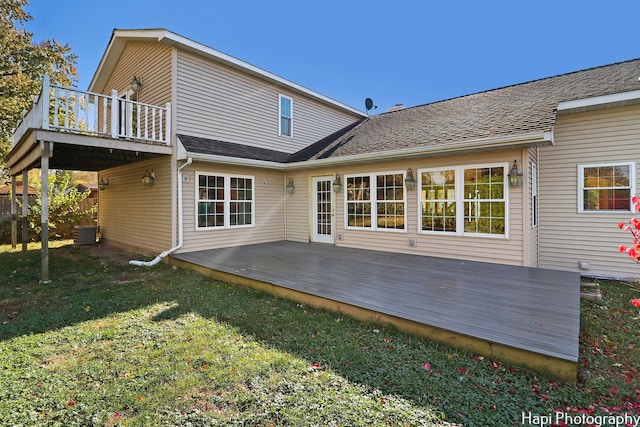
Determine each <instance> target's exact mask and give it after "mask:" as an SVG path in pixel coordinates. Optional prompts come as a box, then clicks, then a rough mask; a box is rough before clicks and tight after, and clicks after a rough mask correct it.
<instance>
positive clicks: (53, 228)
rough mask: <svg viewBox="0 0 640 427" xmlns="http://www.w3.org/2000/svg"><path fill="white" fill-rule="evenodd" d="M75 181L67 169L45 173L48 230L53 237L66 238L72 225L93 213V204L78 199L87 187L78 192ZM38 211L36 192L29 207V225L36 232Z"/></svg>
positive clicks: (37, 231)
mask: <svg viewBox="0 0 640 427" xmlns="http://www.w3.org/2000/svg"><path fill="white" fill-rule="evenodd" d="M76 184H77V183H76V182H74V180H73V173H72V172H70V171H56V173H53V174H50V175H49V188H48V189H47V190H48V191H47V194H48V197H49V230H50V233H51V235H52V236H53V237H56V238H69V237H70V236H71V234H72V232H73V227H74V226H76V225H78V224H81V223H82V222H88V221H91V218H92V216H93V215H94V214H95V213H96V210H97V206H96V205H93V206H91V207H88V206H85V205H84V204H83V203H82V201H83V200H85V199H86V198H87V197H89V194H90V193H91V191H90V190H87V191H85V192H80V191H78V189H77V188H76ZM37 187H38V189H39V190H40V191H38V193H39V194H42V191H44V189H42V188H40V186H39V185H37ZM41 212H42V196H39V197H38V199H37V200H36V204H35V205H33V206H31V207H30V208H29V226H30V228H31V229H32V230H34V231H35V232H36V234H37V235H40V233H41V231H42V225H41V223H42V218H41Z"/></svg>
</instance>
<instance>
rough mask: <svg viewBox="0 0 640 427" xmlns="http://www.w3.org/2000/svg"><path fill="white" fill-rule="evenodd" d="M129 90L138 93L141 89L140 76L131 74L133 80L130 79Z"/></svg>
mask: <svg viewBox="0 0 640 427" xmlns="http://www.w3.org/2000/svg"><path fill="white" fill-rule="evenodd" d="M131 90H132V91H133V92H134V93H135V94H136V95H138V93H139V92H140V91H141V90H142V77H136V76H133V80H131Z"/></svg>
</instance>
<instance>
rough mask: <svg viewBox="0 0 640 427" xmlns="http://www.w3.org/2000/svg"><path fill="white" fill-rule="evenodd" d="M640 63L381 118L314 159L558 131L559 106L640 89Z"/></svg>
mask: <svg viewBox="0 0 640 427" xmlns="http://www.w3.org/2000/svg"><path fill="white" fill-rule="evenodd" d="M638 77H640V59H635V60H630V61H625V62H620V63H617V64H611V65H606V66H601V67H596V68H591V69H587V70H583V71H576V72H572V73H568V74H563V75H559V76H556V77H548V78H544V79H540V80H535V81H532V82H528V83H522V84H518V85H513V86H508V87H503V88H500V89H494V90H489V91H486V92H480V93H476V94H472V95H466V96H462V97H459V98H453V99H448V100H445V101H439V102H434V103H432V104H425V105H420V106H417V107H411V108H406V109H404V110H400V111H394V112H389V113H383V114H379V115H375V116H372V117H370V118H369V119H367V120H365V121H364V122H363V123H361V124H360V125H359V126H357V127H355V128H353V129H351V130H350V131H348V132H346V133H344V135H341V136H340V137H338V138H336V139H334V140H333V141H326V140H325V141H321V142H318V143H316V144H314V145H313V146H311V147H309V148H308V149H307V152H308V153H309V152H312V151H314V150H315V153H314V154H313V155H311V156H308V157H307V158H306V159H305V160H309V159H323V158H330V157H331V158H335V157H340V156H349V155H356V154H366V153H375V152H383V151H387V150H397V149H405V148H406V149H410V148H417V147H421V146H423V147H427V146H433V145H437V144H442V143H454V142H465V141H470V140H476V139H482V138H495V137H503V136H510V135H518V134H526V133H531V132H545V131H550V130H552V129H553V126H554V124H555V108H556V107H557V106H558V103H559V102H562V101H570V100H576V99H583V98H589V97H594V96H601V95H610V94H614V93H621V92H627V91H632V90H639V89H640V82H639V81H638Z"/></svg>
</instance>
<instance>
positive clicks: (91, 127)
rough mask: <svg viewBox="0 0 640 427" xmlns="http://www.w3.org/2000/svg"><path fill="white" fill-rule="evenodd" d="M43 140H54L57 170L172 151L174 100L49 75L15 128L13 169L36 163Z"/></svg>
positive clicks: (123, 161) (99, 166) (94, 166)
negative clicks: (81, 85) (101, 89)
mask: <svg viewBox="0 0 640 427" xmlns="http://www.w3.org/2000/svg"><path fill="white" fill-rule="evenodd" d="M43 142H49V143H52V144H55V145H56V149H55V150H53V155H52V156H51V167H53V168H57V169H77V170H101V169H106V168H108V167H113V166H118V165H121V164H126V163H132V162H134V161H141V160H145V159H148V158H152V157H155V156H158V155H167V154H171V153H172V147H171V104H170V103H167V104H165V106H157V105H151V104H145V103H142V102H137V101H134V100H131V99H127V97H125V96H122V94H118V92H117V91H115V90H114V91H112V93H111V95H104V94H99V93H92V92H87V91H83V90H78V89H75V88H69V87H64V86H60V85H56V84H51V82H50V79H49V76H45V77H44V80H43V87H42V92H41V93H40V95H39V96H37V97H36V98H35V100H34V102H33V106H32V108H31V110H29V111H28V112H27V113H26V114H25V115H24V117H23V119H22V120H21V121H20V122H19V123H18V126H17V127H16V129H15V131H14V133H13V140H12V150H11V152H10V153H9V155H8V156H7V165H8V166H9V168H10V173H11V174H12V175H14V174H17V173H19V172H20V171H22V170H25V169H29V168H33V167H38V164H37V163H38V155H39V154H38V153H36V152H37V151H40V150H37V149H36V148H37V146H38V145H39V144H41V143H43Z"/></svg>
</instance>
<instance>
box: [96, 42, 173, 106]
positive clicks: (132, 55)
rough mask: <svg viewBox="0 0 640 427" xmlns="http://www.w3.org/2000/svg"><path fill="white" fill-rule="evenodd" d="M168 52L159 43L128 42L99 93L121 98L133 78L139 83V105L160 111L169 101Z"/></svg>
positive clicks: (167, 47) (169, 53)
mask: <svg viewBox="0 0 640 427" xmlns="http://www.w3.org/2000/svg"><path fill="white" fill-rule="evenodd" d="M171 52H172V51H171V47H170V46H167V45H164V44H161V43H150V42H128V43H127V45H126V47H125V48H124V51H123V52H122V55H121V56H120V58H119V59H118V63H117V64H116V67H115V68H114V70H113V73H111V75H110V76H109V79H108V80H107V83H106V85H105V87H104V88H103V90H102V92H103V93H105V94H111V91H112V90H113V89H116V90H117V91H118V93H119V94H124V93H125V92H126V91H127V90H130V89H131V80H132V79H133V77H134V76H137V77H138V78H142V79H143V86H142V90H141V91H140V99H139V101H140V102H144V103H146V104H152V105H158V106H162V107H163V106H164V105H165V103H167V102H170V101H171Z"/></svg>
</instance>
